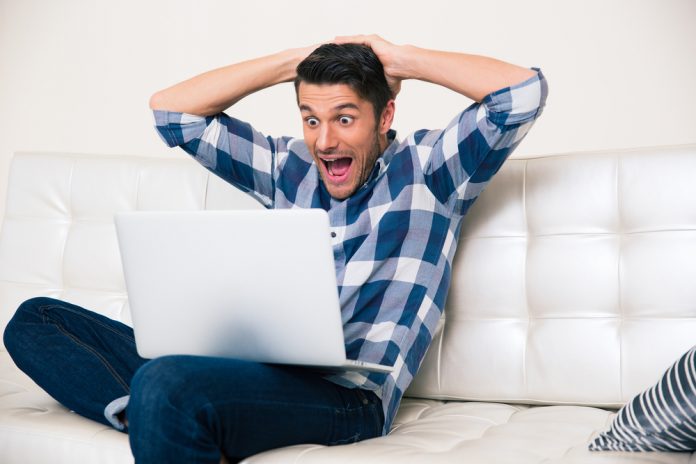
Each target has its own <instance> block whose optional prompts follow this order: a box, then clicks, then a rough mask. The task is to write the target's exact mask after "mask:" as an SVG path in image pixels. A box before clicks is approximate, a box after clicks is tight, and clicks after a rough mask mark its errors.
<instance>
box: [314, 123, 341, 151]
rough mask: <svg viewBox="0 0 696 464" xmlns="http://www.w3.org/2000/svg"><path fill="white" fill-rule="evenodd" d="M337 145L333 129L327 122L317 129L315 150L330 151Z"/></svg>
mask: <svg viewBox="0 0 696 464" xmlns="http://www.w3.org/2000/svg"><path fill="white" fill-rule="evenodd" d="M337 145H338V140H337V139H336V137H335V134H334V131H333V130H332V129H331V126H330V125H329V124H324V125H323V126H322V127H321V129H319V137H318V138H317V144H316V147H317V150H319V151H331V150H333V149H335V148H336V147H337Z"/></svg>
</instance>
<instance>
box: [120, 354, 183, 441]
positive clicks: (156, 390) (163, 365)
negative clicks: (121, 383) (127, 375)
mask: <svg viewBox="0 0 696 464" xmlns="http://www.w3.org/2000/svg"><path fill="white" fill-rule="evenodd" d="M183 358H184V357H182V356H164V357H161V358H156V359H153V360H151V361H148V362H147V363H146V364H144V365H143V366H142V367H140V369H138V371H137V372H136V373H135V376H134V377H133V380H132V382H131V392H130V393H131V397H130V400H129V402H128V421H129V427H130V428H131V430H132V429H133V427H134V426H136V427H137V425H136V424H137V422H139V421H140V420H148V419H149V418H153V417H159V418H161V419H164V418H163V416H167V415H171V414H179V413H181V412H182V409H189V408H192V407H193V405H192V403H193V402H194V401H195V396H196V395H195V391H193V388H192V387H191V383H192V380H193V379H192V373H191V372H190V369H187V368H186V365H185V364H186V363H182V359H183ZM182 364H184V365H182Z"/></svg>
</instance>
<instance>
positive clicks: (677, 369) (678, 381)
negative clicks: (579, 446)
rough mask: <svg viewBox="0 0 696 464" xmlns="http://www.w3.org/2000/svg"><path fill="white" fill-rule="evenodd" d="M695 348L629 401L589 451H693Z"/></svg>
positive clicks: (695, 435)
mask: <svg viewBox="0 0 696 464" xmlns="http://www.w3.org/2000/svg"><path fill="white" fill-rule="evenodd" d="M695 353H696V347H693V348H691V349H690V350H689V351H687V352H686V353H685V354H684V355H683V356H682V357H681V358H680V359H679V360H678V361H677V362H676V363H674V364H673V365H672V366H671V367H670V368H669V369H667V371H666V372H665V373H664V374H663V375H662V378H660V380H659V381H658V382H657V383H656V384H655V385H653V386H652V387H650V388H649V389H647V390H645V391H644V392H642V393H640V394H639V395H637V396H636V397H635V398H633V399H632V400H631V401H629V402H628V403H627V404H626V405H625V406H624V407H623V408H621V410H620V411H619V413H618V415H617V416H616V418H615V419H614V421H613V422H612V424H611V428H610V429H609V430H608V431H606V432H604V433H602V434H601V435H600V436H599V437H597V438H596V439H595V440H594V441H593V442H592V443H591V444H590V449H591V450H593V451H599V450H615V451H692V450H696V364H695V363H694V354H695Z"/></svg>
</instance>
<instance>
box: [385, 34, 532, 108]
mask: <svg viewBox="0 0 696 464" xmlns="http://www.w3.org/2000/svg"><path fill="white" fill-rule="evenodd" d="M399 49H400V50H399V53H398V58H396V57H395V60H394V65H393V66H392V69H390V70H387V69H385V72H392V73H393V75H395V76H396V77H398V78H400V79H419V80H423V81H427V82H432V83H433V84H439V85H442V86H444V87H447V88H448V89H451V90H454V91H455V92H458V93H461V94H463V95H465V96H467V97H469V98H471V99H472V100H475V101H477V102H480V101H481V100H483V98H484V97H485V96H486V95H488V94H490V93H492V92H495V91H496V90H500V89H502V88H505V87H509V86H512V85H515V84H518V83H520V82H523V81H525V80H527V79H529V78H530V77H532V76H533V75H534V74H535V72H536V71H533V70H531V69H528V68H524V67H521V66H516V65H513V64H510V63H506V62H504V61H500V60H497V59H494V58H488V57H485V56H479V55H469V54H465V53H453V52H443V51H437V50H427V49H423V48H418V47H414V46H411V45H404V46H401V47H399Z"/></svg>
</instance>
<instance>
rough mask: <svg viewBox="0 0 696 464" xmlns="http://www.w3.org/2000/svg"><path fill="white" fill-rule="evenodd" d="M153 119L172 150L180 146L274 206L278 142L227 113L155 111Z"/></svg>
mask: <svg viewBox="0 0 696 464" xmlns="http://www.w3.org/2000/svg"><path fill="white" fill-rule="evenodd" d="M154 116H155V125H156V128H157V132H158V133H159V135H160V137H161V138H162V140H164V142H165V143H166V144H167V145H168V146H169V147H175V146H179V147H181V148H182V149H183V150H184V151H185V152H186V153H188V154H189V155H191V156H192V157H193V158H194V159H195V160H196V161H198V162H199V163H200V164H202V165H203V166H204V167H205V168H206V169H208V170H209V171H210V172H212V173H214V174H215V175H217V176H219V177H221V178H222V179H224V180H225V181H227V182H229V183H230V184H232V185H234V186H235V187H237V188H239V189H240V190H242V191H244V192H247V193H249V194H250V195H252V196H254V197H255V198H256V199H257V200H258V201H260V202H261V203H262V204H263V205H264V206H266V207H267V208H272V207H273V199H274V193H275V182H274V179H273V173H274V168H275V165H276V155H277V148H278V141H279V140H277V139H273V138H271V137H266V136H264V135H263V134H262V133H260V132H258V131H257V130H256V129H254V128H253V127H252V126H251V125H250V124H248V123H246V122H243V121H240V120H238V119H235V118H232V117H230V116H228V115H227V114H225V113H219V114H217V115H215V116H208V117H203V116H196V115H192V114H187V113H179V112H173V111H161V110H154Z"/></svg>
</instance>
